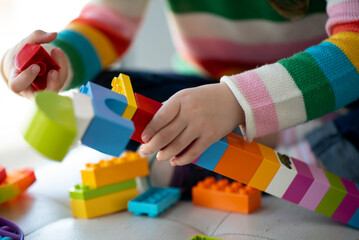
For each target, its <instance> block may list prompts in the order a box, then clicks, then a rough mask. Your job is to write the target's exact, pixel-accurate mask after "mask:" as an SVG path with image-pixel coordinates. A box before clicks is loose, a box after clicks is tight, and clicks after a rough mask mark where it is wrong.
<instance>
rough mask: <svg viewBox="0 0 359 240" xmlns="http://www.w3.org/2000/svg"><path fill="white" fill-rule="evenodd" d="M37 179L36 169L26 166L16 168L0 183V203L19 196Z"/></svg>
mask: <svg viewBox="0 0 359 240" xmlns="http://www.w3.org/2000/svg"><path fill="white" fill-rule="evenodd" d="M35 181H36V177H35V174H34V170H32V169H31V168H25V169H21V170H14V171H11V172H9V173H8V174H7V178H6V179H5V180H4V181H3V182H2V183H1V184H0V203H2V202H6V201H8V200H10V199H12V198H15V197H17V196H18V195H20V194H21V193H22V192H24V191H25V190H26V189H27V188H28V187H30V186H31V185H32V184H33V183H34V182H35Z"/></svg>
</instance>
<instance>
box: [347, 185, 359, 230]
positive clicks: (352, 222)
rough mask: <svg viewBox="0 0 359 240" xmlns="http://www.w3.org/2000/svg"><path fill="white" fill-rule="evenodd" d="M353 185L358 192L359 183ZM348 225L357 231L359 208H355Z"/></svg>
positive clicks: (358, 226)
mask: <svg viewBox="0 0 359 240" xmlns="http://www.w3.org/2000/svg"><path fill="white" fill-rule="evenodd" d="M355 185H356V187H357V190H358V191H359V183H356V184H355ZM348 225H349V226H352V227H355V228H358V229H359V208H357V210H356V211H355V213H354V214H353V216H352V217H351V218H350V220H349V222H348Z"/></svg>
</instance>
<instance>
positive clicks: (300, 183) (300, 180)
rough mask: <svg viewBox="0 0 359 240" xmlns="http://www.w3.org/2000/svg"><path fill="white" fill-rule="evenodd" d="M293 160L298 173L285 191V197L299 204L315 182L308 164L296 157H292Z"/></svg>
mask: <svg viewBox="0 0 359 240" xmlns="http://www.w3.org/2000/svg"><path fill="white" fill-rule="evenodd" d="M292 161H293V163H294V165H295V168H296V169H297V175H296V176H295V178H294V179H293V181H292V183H291V184H290V186H289V188H288V189H287V191H286V192H285V193H284V195H283V199H285V200H288V201H290V202H293V203H296V204H298V203H299V202H300V201H301V200H302V198H303V197H304V195H305V194H306V192H307V191H308V190H309V188H310V186H311V185H312V183H313V182H314V178H313V175H312V173H311V172H310V169H309V167H308V165H307V164H305V163H303V162H302V161H299V160H297V159H295V158H292Z"/></svg>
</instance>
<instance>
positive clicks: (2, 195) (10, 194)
mask: <svg viewBox="0 0 359 240" xmlns="http://www.w3.org/2000/svg"><path fill="white" fill-rule="evenodd" d="M19 194H20V189H19V188H18V187H17V186H15V185H14V184H6V185H0V203H3V202H6V201H7V200H10V199H12V198H14V197H16V196H17V195H19Z"/></svg>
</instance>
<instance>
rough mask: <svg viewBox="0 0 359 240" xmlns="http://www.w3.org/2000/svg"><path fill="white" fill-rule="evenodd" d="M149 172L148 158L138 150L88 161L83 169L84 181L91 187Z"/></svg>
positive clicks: (140, 175)
mask: <svg viewBox="0 0 359 240" xmlns="http://www.w3.org/2000/svg"><path fill="white" fill-rule="evenodd" d="M148 174H149V169H148V162H147V159H146V158H144V157H141V156H140V155H139V154H138V153H137V152H126V153H125V154H124V155H123V156H122V157H119V158H112V159H111V160H108V161H106V160H101V161H99V162H98V163H96V164H92V163H88V164H86V168H85V169H83V170H81V177H82V183H83V184H84V185H88V186H90V188H96V187H101V186H105V185H109V184H114V183H118V182H121V181H125V180H129V179H133V178H135V177H143V176H146V175H148Z"/></svg>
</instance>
